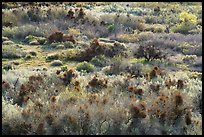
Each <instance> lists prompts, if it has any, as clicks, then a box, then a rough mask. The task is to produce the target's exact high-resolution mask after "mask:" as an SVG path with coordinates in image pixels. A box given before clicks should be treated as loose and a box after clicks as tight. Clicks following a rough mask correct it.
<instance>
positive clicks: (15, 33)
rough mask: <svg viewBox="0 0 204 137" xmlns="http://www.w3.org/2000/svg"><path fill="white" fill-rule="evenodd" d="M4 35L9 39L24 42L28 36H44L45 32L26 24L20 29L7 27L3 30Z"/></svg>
mask: <svg viewBox="0 0 204 137" xmlns="http://www.w3.org/2000/svg"><path fill="white" fill-rule="evenodd" d="M2 35H3V36H6V37H8V38H13V39H20V40H23V39H24V38H25V37H26V36H28V35H34V36H43V35H44V32H43V31H41V30H40V28H39V27H37V26H34V25H31V24H26V25H22V26H19V27H12V28H10V27H5V28H3V31H2Z"/></svg>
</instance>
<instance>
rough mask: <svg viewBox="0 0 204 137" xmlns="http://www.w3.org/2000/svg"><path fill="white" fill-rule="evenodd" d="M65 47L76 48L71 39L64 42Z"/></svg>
mask: <svg viewBox="0 0 204 137" xmlns="http://www.w3.org/2000/svg"><path fill="white" fill-rule="evenodd" d="M64 46H65V48H74V44H73V43H72V42H70V41H66V42H64Z"/></svg>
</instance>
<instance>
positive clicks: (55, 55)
mask: <svg viewBox="0 0 204 137" xmlns="http://www.w3.org/2000/svg"><path fill="white" fill-rule="evenodd" d="M59 58H60V55H59V54H58V53H55V54H50V55H48V56H47V57H46V61H53V60H58V59H59Z"/></svg>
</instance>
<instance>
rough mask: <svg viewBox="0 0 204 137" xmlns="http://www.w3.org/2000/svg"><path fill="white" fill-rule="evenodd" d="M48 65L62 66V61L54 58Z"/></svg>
mask: <svg viewBox="0 0 204 137" xmlns="http://www.w3.org/2000/svg"><path fill="white" fill-rule="evenodd" d="M50 65H51V66H62V65H63V63H62V61H60V60H54V61H52V62H51V64H50Z"/></svg>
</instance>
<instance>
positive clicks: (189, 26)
mask: <svg viewBox="0 0 204 137" xmlns="http://www.w3.org/2000/svg"><path fill="white" fill-rule="evenodd" d="M179 18H180V21H181V23H179V24H177V25H176V27H174V28H173V29H172V30H173V32H175V33H177V32H179V33H184V34H186V33H189V31H190V30H193V29H195V28H196V25H197V17H196V16H195V15H193V14H191V13H187V12H182V13H180V14H179Z"/></svg>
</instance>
